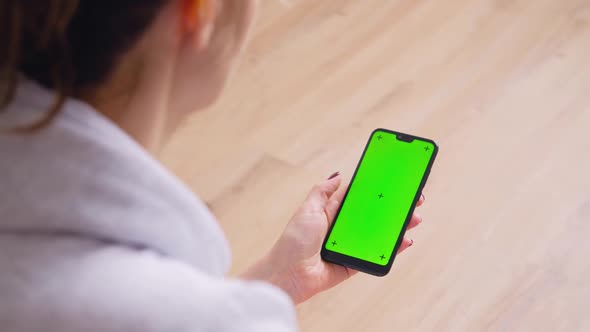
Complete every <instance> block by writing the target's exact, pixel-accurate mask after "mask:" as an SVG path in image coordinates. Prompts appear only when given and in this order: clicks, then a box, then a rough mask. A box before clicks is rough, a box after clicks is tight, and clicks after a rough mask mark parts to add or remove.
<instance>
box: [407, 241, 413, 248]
mask: <svg viewBox="0 0 590 332" xmlns="http://www.w3.org/2000/svg"><path fill="white" fill-rule="evenodd" d="M413 244H414V239H410V245H409V246H408V247H411V246H412V245H413Z"/></svg>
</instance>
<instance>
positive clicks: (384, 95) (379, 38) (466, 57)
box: [163, 0, 590, 332]
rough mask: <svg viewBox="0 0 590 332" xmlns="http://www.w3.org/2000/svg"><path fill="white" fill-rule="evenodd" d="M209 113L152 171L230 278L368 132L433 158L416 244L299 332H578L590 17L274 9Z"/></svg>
mask: <svg viewBox="0 0 590 332" xmlns="http://www.w3.org/2000/svg"><path fill="white" fill-rule="evenodd" d="M261 6H262V9H261V13H260V20H259V24H258V27H257V29H256V33H255V35H254V37H253V40H252V43H251V44H250V47H249V49H248V50H247V55H246V58H245V60H244V62H243V64H242V66H241V67H240V70H239V72H238V73H237V75H236V77H235V79H234V81H233V84H232V85H231V86H230V88H229V89H228V91H227V94H226V95H225V96H224V98H223V100H222V101H221V102H220V103H219V105H217V106H216V107H215V108H214V109H211V110H209V111H206V112H203V113H200V114H198V115H196V116H194V117H193V118H192V119H191V120H190V122H189V123H187V124H186V126H185V127H184V128H182V129H181V130H179V132H178V133H177V135H176V136H175V138H174V139H173V141H172V142H171V144H169V146H168V147H167V149H166V151H165V154H164V157H163V159H164V162H165V163H166V164H167V165H168V166H170V167H171V168H172V169H173V170H174V171H175V172H176V173H177V174H178V175H179V176H180V177H181V178H182V179H184V180H185V181H187V183H189V185H190V186H191V187H192V188H193V189H194V190H195V191H196V192H197V193H199V195H200V196H201V197H202V198H203V199H205V200H206V201H207V202H208V203H209V204H210V206H211V208H212V209H213V211H214V213H215V214H216V215H217V216H218V218H219V220H220V222H221V223H222V225H223V227H224V229H225V231H226V232H227V236H228V238H229V240H230V241H231V244H232V249H233V253H234V266H233V269H232V273H233V274H237V273H238V272H239V271H242V270H243V269H244V268H245V266H247V265H248V264H250V263H251V262H253V261H254V260H255V259H256V257H258V256H260V255H261V254H262V253H263V252H264V251H265V250H267V249H268V248H269V247H270V246H271V245H272V242H273V241H274V240H275V238H276V237H277V236H278V234H279V233H280V231H281V230H282V228H283V226H284V225H285V223H286V222H287V221H288V219H289V216H290V215H291V213H292V212H293V211H294V210H295V208H296V207H297V206H298V205H299V203H300V202H301V200H302V199H303V197H304V196H305V195H306V193H307V191H308V189H309V188H310V187H311V186H312V185H313V184H314V183H315V182H317V181H319V180H320V179H322V178H324V177H327V176H328V175H330V174H331V173H332V172H334V171H337V170H339V171H341V172H343V173H344V176H345V177H346V178H350V176H351V174H352V171H353V169H354V167H355V165H356V163H357V161H358V158H359V156H360V153H361V151H362V148H363V145H364V143H365V141H366V139H367V137H368V135H369V133H370V132H371V131H372V130H373V129H374V128H376V127H385V128H391V129H395V130H399V131H405V132H409V133H414V134H419V135H422V136H426V137H430V138H433V139H435V140H436V141H438V143H439V144H440V147H441V149H440V153H439V158H438V160H437V162H436V164H435V167H434V169H433V171H432V175H431V177H430V181H429V184H428V186H427V188H426V191H425V194H426V198H427V201H426V204H425V206H424V207H423V208H422V209H421V210H420V211H421V212H422V214H423V215H424V218H425V223H424V224H423V225H422V226H421V227H419V228H418V229H416V230H415V231H413V232H412V233H411V236H412V237H413V239H414V240H415V245H414V246H413V247H412V248H410V250H408V251H407V252H406V253H404V254H403V257H400V258H399V259H398V260H397V261H396V264H395V265H394V269H393V271H392V273H391V274H390V275H389V276H387V277H385V278H376V277H371V276H366V275H359V276H356V277H355V278H353V279H352V280H350V281H348V282H346V283H345V284H342V285H341V286H339V287H338V288H335V289H333V290H332V291H329V292H326V293H323V294H320V295H319V296H317V297H315V298H313V299H312V300H310V301H309V302H307V303H305V304H303V305H301V306H299V308H298V312H299V316H300V321H301V328H302V330H303V331H318V332H320V331H321V332H325V331H339V332H341V331H590V2H588V0H560V1H556V0H495V1H492V0H489V1H486V0H447V1H425V0H418V1H417V0H362V1H359V0H322V1H317V0H296V1H292V5H291V6H284V5H282V4H281V2H279V1H278V0H265V1H262V2H261Z"/></svg>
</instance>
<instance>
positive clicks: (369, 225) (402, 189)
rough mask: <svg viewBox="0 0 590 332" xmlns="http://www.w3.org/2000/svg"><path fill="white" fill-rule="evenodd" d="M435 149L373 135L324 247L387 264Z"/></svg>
mask: <svg viewBox="0 0 590 332" xmlns="http://www.w3.org/2000/svg"><path fill="white" fill-rule="evenodd" d="M434 151H435V145H434V144H433V143H432V142H430V141H422V140H419V139H414V140H413V141H411V142H406V141H402V140H398V138H397V136H396V134H394V133H390V132H386V131H380V130H378V131H375V132H374V133H373V135H372V136H371V139H370V140H369V143H368V146H367V147H366V151H365V154H364V157H363V158H362V160H361V162H360V165H359V166H358V170H357V173H356V175H355V177H354V178H353V180H352V183H351V185H350V188H349V191H348V194H347V196H346V198H345V199H344V202H343V204H342V207H341V209H340V213H339V214H338V217H337V218H336V220H335V222H334V227H333V228H332V231H331V233H330V235H329V237H328V240H327V241H326V245H325V248H326V250H329V251H334V252H337V253H340V254H343V255H347V256H352V257H355V258H358V259H361V260H364V261H368V262H371V263H375V264H378V265H387V263H388V262H389V259H390V256H391V255H392V254H393V250H394V247H395V245H396V242H397V241H398V238H399V236H400V233H401V231H402V228H403V225H404V222H405V221H406V218H407V217H408V214H409V211H410V210H411V208H412V204H413V202H414V199H415V197H416V195H417V193H418V190H419V189H420V184H421V182H422V179H423V177H424V175H425V173H426V172H427V169H428V165H429V163H430V160H431V158H432V154H433V153H434Z"/></svg>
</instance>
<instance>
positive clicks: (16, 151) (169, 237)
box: [0, 0, 423, 332]
mask: <svg viewBox="0 0 590 332" xmlns="http://www.w3.org/2000/svg"><path fill="white" fill-rule="evenodd" d="M0 3H1V5H0V6H1V7H0V24H1V25H2V26H1V28H2V30H1V31H0V38H1V41H0V47H1V48H2V49H1V52H0V74H1V78H0V87H1V90H0V101H2V106H3V107H2V108H3V111H2V113H0V123H1V124H2V128H3V129H2V134H0V179H1V184H2V196H1V198H0V216H2V217H1V218H0V267H1V268H0V326H2V331H4V332H12V331H60V332H66V331H101V332H108V331H292V330H294V329H296V325H297V324H296V318H295V313H294V308H293V304H297V303H301V302H303V301H305V300H306V299H308V298H310V297H312V296H313V295H315V294H317V293H318V292H321V291H323V290H326V289H328V288H330V287H333V286H334V285H336V284H338V283H340V282H342V281H344V280H345V279H347V278H349V277H350V276H351V274H352V273H353V271H350V270H348V269H346V268H344V267H342V266H337V265H332V264H328V263H325V262H324V261H322V260H321V259H320V256H319V251H320V246H321V243H322V239H323V237H324V235H325V233H326V231H327V228H328V225H329V222H331V221H332V219H333V218H334V214H335V213H336V210H337V208H338V206H339V202H340V201H341V199H342V196H343V191H337V189H338V187H339V185H340V181H341V179H340V175H339V174H338V173H335V174H334V175H332V176H330V178H329V179H327V180H325V181H323V182H321V183H319V184H318V185H316V186H314V187H313V189H312V190H311V193H310V194H309V196H308V198H307V199H306V201H305V202H304V203H303V204H302V206H301V208H300V209H299V210H298V212H297V213H296V214H295V216H294V217H293V218H292V220H291V221H290V222H289V223H288V225H287V227H286V229H285V231H284V233H283V234H282V236H281V237H280V238H279V240H278V241H277V242H276V244H275V245H274V246H273V247H272V249H271V251H270V252H269V253H268V254H267V255H265V256H264V257H263V258H261V259H260V260H259V262H258V263H257V264H255V265H254V266H252V267H251V268H250V269H248V270H247V271H245V272H244V273H243V274H242V275H241V276H240V278H229V277H226V276H225V273H226V272H227V270H228V265H229V250H228V245H227V243H226V240H225V239H224V236H223V234H222V232H221V230H220V228H219V226H218V225H217V223H216V222H215V220H214V218H213V217H212V216H211V214H210V213H209V211H208V210H207V209H206V207H205V206H204V204H203V203H202V202H201V201H199V200H198V198H196V197H195V196H194V195H193V194H192V193H191V192H190V191H189V190H188V189H187V188H186V187H185V186H184V185H182V184H181V183H180V182H179V181H178V180H177V179H176V178H174V177H173V176H172V175H171V174H170V173H169V172H168V171H166V170H165V169H164V168H163V167H162V166H161V165H160V164H159V163H158V162H157V161H156V159H154V156H156V155H157V154H158V152H159V150H160V148H161V146H162V144H163V143H164V142H165V141H166V139H167V138H168V137H169V136H170V135H171V133H172V132H173V131H174V129H175V128H176V127H177V126H178V125H179V124H180V123H181V122H182V120H183V119H185V118H186V117H187V116H188V115H190V114H191V112H193V111H195V110H200V109H204V108H206V107H208V106H210V105H211V104H212V103H213V102H214V101H215V100H216V99H217V98H218V96H219V94H220V92H221V91H222V88H223V86H224V85H225V81H226V79H227V77H228V75H229V74H230V73H231V72H232V69H233V68H234V66H235V63H236V60H237V59H238V57H239V55H240V51H241V49H242V47H243V44H244V41H245V40H246V38H247V36H248V31H249V30H250V26H251V23H252V20H253V16H254V12H255V9H256V6H257V1H254V0H200V1H199V0H118V1H111V0H108V1H107V0H103V1H90V0H80V1H73V0H44V1H41V0H38V1H36V0H28V1H24V0H2V1H1V2H0ZM422 201H423V200H421V202H422ZM421 202H420V203H421ZM420 221H421V219H420V217H419V216H418V215H414V216H413V219H412V222H411V227H413V226H416V225H417V224H418V223H420ZM411 243H413V242H412V241H410V240H408V239H404V242H403V245H402V247H401V250H403V249H405V248H407V247H408V246H409V245H411Z"/></svg>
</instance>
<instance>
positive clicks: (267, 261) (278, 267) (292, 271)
mask: <svg viewBox="0 0 590 332" xmlns="http://www.w3.org/2000/svg"><path fill="white" fill-rule="evenodd" d="M340 180H341V177H340V174H339V173H335V174H334V175H332V176H331V177H330V178H329V179H328V180H326V181H324V182H322V183H320V184H318V185H316V186H314V187H313V189H312V190H311V193H310V194H309V196H308V197H307V199H306V200H305V202H304V203H303V205H302V206H301V207H300V208H299V210H298V211H297V212H296V213H295V215H294V216H293V218H292V219H291V221H290V222H289V224H288V225H287V227H286V228H285V231H284V232H283V234H282V235H281V237H280V238H279V240H278V241H277V242H276V244H275V245H274V247H273V248H272V249H271V251H270V252H269V253H268V255H267V256H266V257H264V258H263V259H261V260H260V261H259V262H258V263H257V264H255V265H254V266H253V267H251V268H250V269H249V270H248V271H247V272H246V273H244V275H243V276H242V277H244V278H246V279H256V280H265V281H268V282H270V283H272V284H274V285H276V286H278V287H280V288H282V289H283V290H284V291H285V292H287V293H288V294H289V295H290V296H291V298H292V299H293V302H295V303H296V304H298V303H301V302H303V301H305V300H307V299H309V298H310V297H312V296H314V295H315V294H317V293H319V292H321V291H324V290H327V289H329V288H332V287H334V286H336V285H337V284H339V283H341V282H342V281H344V280H346V279H348V278H350V277H351V276H352V275H353V274H355V273H356V271H355V270H352V269H348V268H346V267H344V266H340V265H336V264H332V263H328V262H325V261H323V260H322V259H321V257H320V250H321V247H322V243H323V241H324V237H325V236H326V233H327V232H328V228H329V226H330V224H331V223H332V222H333V221H334V217H335V215H336V213H337V212H338V208H339V206H340V203H341V201H342V198H343V196H344V193H345V190H340V191H337V189H338V187H339V186H340ZM423 202H424V196H422V197H421V198H420V200H419V202H418V206H420V205H421V204H422V203H423ZM421 222H422V218H421V217H420V215H418V214H417V213H415V212H414V215H413V216H412V219H411V221H410V224H409V226H408V229H411V228H414V227H416V226H417V225H419V224H420V223H421ZM413 243H414V241H413V240H410V239H408V238H404V239H403V241H402V244H401V247H400V249H399V252H402V251H404V250H405V249H407V248H408V247H410V246H411V245H412V244H413Z"/></svg>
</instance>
